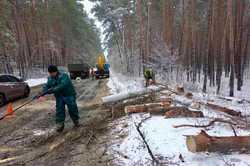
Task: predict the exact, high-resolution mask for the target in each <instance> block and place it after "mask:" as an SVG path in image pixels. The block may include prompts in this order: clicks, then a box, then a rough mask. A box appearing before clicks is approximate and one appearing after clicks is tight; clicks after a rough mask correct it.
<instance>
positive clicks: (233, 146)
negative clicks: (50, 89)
mask: <svg viewBox="0 0 250 166" xmlns="http://www.w3.org/2000/svg"><path fill="white" fill-rule="evenodd" d="M167 90H169V91H170V92H171V93H166V92H165V91H166V88H164V87H163V88H162V87H161V88H156V90H150V91H149V90H146V91H145V92H144V91H143V92H139V93H138V94H139V95H136V94H135V93H133V94H132V95H130V94H126V95H124V94H123V96H126V97H124V100H128V99H129V100H131V99H132V100H133V99H136V97H141V96H143V95H154V96H155V94H156V92H160V94H161V95H163V94H165V96H164V97H165V98H159V99H155V100H154V101H152V102H150V103H144V104H138V105H135V104H134V103H133V105H126V106H125V108H124V109H125V113H127V114H133V113H143V112H145V113H150V114H152V115H161V116H165V118H178V117H182V118H183V117H192V118H200V117H204V115H203V113H202V112H201V111H199V109H200V108H201V105H204V106H205V107H208V108H210V109H213V110H214V111H219V112H221V113H224V114H228V115H229V116H234V117H238V118H240V117H242V116H241V113H240V112H237V111H235V110H232V109H229V108H225V107H223V106H219V105H216V104H213V103H212V102H207V103H202V102H195V101H192V102H191V103H192V104H190V106H186V105H184V106H176V105H175V101H174V100H173V99H172V98H171V95H172V94H175V95H181V96H184V97H185V98H187V99H189V100H192V99H193V94H192V93H190V92H187V93H185V90H184V88H183V87H181V86H177V87H176V89H175V90H172V89H169V88H167ZM161 97H162V96H161ZM115 98H116V97H115V96H111V97H105V99H104V100H103V101H104V104H105V103H106V104H110V105H113V104H114V103H116V104H117V101H115V100H112V101H111V100H109V99H115ZM118 99H119V102H121V101H122V98H121V97H118ZM124 100H123V102H124ZM179 105H181V104H179ZM190 108H191V109H192V110H195V111H192V110H190ZM215 122H216V123H222V122H223V123H228V124H229V125H230V126H231V127H232V129H234V128H233V126H234V125H236V124H233V123H231V122H227V121H225V120H214V121H212V122H210V123H209V124H208V125H204V126H196V125H180V126H176V127H204V128H206V127H208V126H210V125H213V124H214V123H215ZM234 132H235V130H234ZM186 143H187V148H188V150H189V151H191V152H202V151H208V152H221V153H229V152H233V151H238V152H241V153H245V152H248V151H250V150H249V149H250V136H237V135H236V132H235V136H231V137H213V136H210V135H208V134H207V133H206V132H205V131H203V130H202V131H201V133H200V134H198V135H188V136H186Z"/></svg>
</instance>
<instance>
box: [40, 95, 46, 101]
mask: <svg viewBox="0 0 250 166" xmlns="http://www.w3.org/2000/svg"><path fill="white" fill-rule="evenodd" d="M45 100H46V97H44V96H41V97H39V98H38V101H45Z"/></svg>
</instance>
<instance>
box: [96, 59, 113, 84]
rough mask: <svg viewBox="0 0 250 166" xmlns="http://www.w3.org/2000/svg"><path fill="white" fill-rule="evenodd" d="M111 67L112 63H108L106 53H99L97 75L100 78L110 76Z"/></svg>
mask: <svg viewBox="0 0 250 166" xmlns="http://www.w3.org/2000/svg"><path fill="white" fill-rule="evenodd" d="M109 68H110V65H109V64H108V63H106V59H105V56H104V55H99V56H98V58H97V64H96V70H95V77H96V79H99V78H109Z"/></svg>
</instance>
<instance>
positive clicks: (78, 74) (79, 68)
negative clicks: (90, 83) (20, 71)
mask: <svg viewBox="0 0 250 166" xmlns="http://www.w3.org/2000/svg"><path fill="white" fill-rule="evenodd" d="M89 69H90V66H89V65H88V64H86V63H82V64H68V71H69V74H70V78H71V79H73V80H75V79H77V78H80V79H86V78H88V77H89Z"/></svg>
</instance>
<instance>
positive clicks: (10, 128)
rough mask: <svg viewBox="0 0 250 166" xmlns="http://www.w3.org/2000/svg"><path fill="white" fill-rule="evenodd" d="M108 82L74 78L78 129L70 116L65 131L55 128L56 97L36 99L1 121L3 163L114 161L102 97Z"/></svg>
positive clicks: (89, 165)
mask: <svg viewBox="0 0 250 166" xmlns="http://www.w3.org/2000/svg"><path fill="white" fill-rule="evenodd" d="M106 83H107V80H83V81H81V82H75V87H76V89H77V92H78V95H77V98H78V106H79V112H80V117H81V119H80V120H81V124H82V126H81V127H80V128H78V129H74V128H73V124H72V122H71V120H70V119H69V116H67V119H66V123H65V127H66V128H65V130H64V132H63V133H60V134H58V133H57V132H56V131H55V122H54V114H55V101H54V99H53V97H48V98H47V99H46V100H45V101H36V102H34V103H32V104H30V105H28V106H26V107H24V108H23V109H21V110H20V111H18V112H16V113H15V115H14V117H11V118H8V119H5V120H3V121H0V165H4V166H5V165H28V166H29V165H36V166H39V165H41V166H42V165H46V166H50V165H51V166H52V165H53V166H57V165H60V166H61V165H73V166H74V165H83V166H85V165H86V166H96V165H113V164H112V156H110V155H108V154H107V152H106V150H107V148H106V146H107V142H108V141H109V138H108V137H107V135H106V132H107V126H108V124H109V121H110V112H109V111H108V110H107V109H105V108H103V106H102V105H101V97H103V96H106V95H107V94H108V89H107V86H106ZM36 91H37V90H34V92H36ZM26 100H27V99H26ZM23 101H24V100H20V101H18V102H16V104H19V103H21V102H23Z"/></svg>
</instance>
